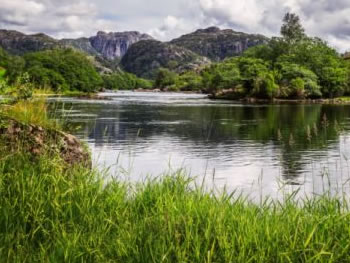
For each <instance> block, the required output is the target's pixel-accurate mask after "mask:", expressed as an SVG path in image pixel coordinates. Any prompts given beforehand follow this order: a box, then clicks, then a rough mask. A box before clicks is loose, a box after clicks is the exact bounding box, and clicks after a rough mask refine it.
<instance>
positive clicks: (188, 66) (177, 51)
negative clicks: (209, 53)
mask: <svg viewBox="0 0 350 263" xmlns="http://www.w3.org/2000/svg"><path fill="white" fill-rule="evenodd" d="M208 63H210V60H209V59H207V58H205V57H201V56H199V55H197V54H195V53H194V52H192V51H190V50H188V49H185V48H182V47H179V46H176V45H172V44H169V43H164V42H160V41H156V40H146V41H145V40H144V41H139V42H137V43H135V44H133V45H132V46H131V47H130V48H129V50H128V51H127V53H126V54H125V55H124V57H123V58H122V61H121V64H122V66H123V68H124V69H125V70H126V71H128V72H131V73H134V74H135V75H137V76H139V77H143V78H152V77H154V74H155V72H156V70H157V69H159V68H168V69H170V70H172V71H175V72H178V73H181V72H184V71H186V70H192V69H196V68H198V67H200V66H202V65H205V64H208Z"/></svg>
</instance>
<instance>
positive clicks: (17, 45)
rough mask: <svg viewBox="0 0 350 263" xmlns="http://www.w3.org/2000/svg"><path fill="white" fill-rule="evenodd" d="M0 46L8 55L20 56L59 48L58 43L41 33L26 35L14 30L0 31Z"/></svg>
mask: <svg viewBox="0 0 350 263" xmlns="http://www.w3.org/2000/svg"><path fill="white" fill-rule="evenodd" d="M0 46H1V47H3V48H4V49H5V50H6V51H8V52H10V53H13V54H18V55H22V54H25V53H28V52H35V51H41V50H46V49H52V48H56V47H59V46H60V43H59V42H58V40H55V39H53V38H52V37H49V36H47V35H45V34H42V33H40V34H34V35H26V34H23V33H21V32H18V31H14V30H0Z"/></svg>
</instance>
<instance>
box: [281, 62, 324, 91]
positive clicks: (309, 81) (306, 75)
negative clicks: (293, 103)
mask: <svg viewBox="0 0 350 263" xmlns="http://www.w3.org/2000/svg"><path fill="white" fill-rule="evenodd" d="M275 67H276V68H277V69H278V72H279V74H280V76H279V78H280V80H279V83H280V85H281V86H282V87H283V88H284V91H285V90H286V89H287V90H288V89H289V90H288V91H287V93H286V94H284V95H283V96H284V97H288V96H294V95H295V92H294V91H295V90H293V89H292V87H291V86H292V85H291V81H293V80H295V79H297V78H298V79H301V80H303V82H304V88H305V89H304V95H305V96H306V97H312V98H317V97H321V96H322V93H321V87H320V86H319V85H318V77H317V75H316V74H315V73H314V72H312V71H311V70H309V69H307V68H305V67H303V66H300V65H298V64H294V63H289V62H280V63H277V64H276V65H275ZM293 94H294V95H293Z"/></svg>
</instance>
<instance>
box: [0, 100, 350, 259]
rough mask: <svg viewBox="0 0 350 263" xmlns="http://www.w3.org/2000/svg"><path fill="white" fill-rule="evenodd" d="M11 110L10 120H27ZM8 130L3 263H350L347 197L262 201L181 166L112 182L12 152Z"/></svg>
mask: <svg viewBox="0 0 350 263" xmlns="http://www.w3.org/2000/svg"><path fill="white" fill-rule="evenodd" d="M29 103H30V102H28V104H29ZM36 105H38V104H31V106H28V107H29V108H30V107H33V108H35V107H36ZM11 109H12V111H9V110H7V111H6V114H7V116H11V117H13V118H17V119H19V120H21V121H22V122H23V121H24V119H23V118H22V117H23V114H22V115H21V113H19V112H17V110H16V106H12V108H11ZM17 109H18V110H20V111H21V112H23V108H22V107H19V106H17ZM0 113H1V112H0ZM15 113H16V114H15ZM30 114H37V115H40V114H45V107H41V110H40V111H39V110H30V111H28V112H27V115H26V116H27V117H26V119H25V120H28V121H30V120H31V118H29V115H30ZM21 116H22V117H21ZM0 117H1V115H0ZM40 119H41V120H43V119H44V120H45V122H42V123H44V126H46V127H50V125H49V124H48V123H49V122H50V121H49V120H48V119H45V118H44V117H43V118H39V117H37V119H36V120H33V122H36V124H38V123H40V122H38V121H37V120H40ZM45 123H46V124H45ZM0 125H2V126H4V125H6V124H5V123H1V124H0ZM55 127H58V126H55ZM2 136H3V135H2V134H0V195H1V198H0V262H349V261H350V253H349V251H350V244H349V239H350V224H349V220H350V213H349V204H348V202H347V201H346V200H343V199H334V198H331V197H329V196H327V195H325V196H322V197H315V198H312V199H307V200H304V201H300V202H297V201H296V200H294V198H293V195H291V196H289V197H286V198H285V200H284V202H278V201H274V202H273V201H266V202H264V203H262V204H254V203H251V202H249V201H248V200H247V199H246V198H244V197H237V195H236V196H233V195H230V194H222V195H221V196H214V195H212V194H211V193H208V192H206V191H204V190H203V189H201V188H200V187H194V184H193V181H191V180H190V179H188V177H186V175H183V174H182V173H181V172H178V173H176V174H170V175H165V176H164V177H163V178H162V179H158V180H153V181H147V182H145V183H142V184H139V185H130V184H128V183H125V182H123V181H122V180H118V179H116V180H114V181H112V182H109V183H108V184H106V181H105V180H104V178H103V174H101V173H99V172H97V171H91V170H90V169H87V168H84V167H79V166H75V167H70V168H69V169H67V165H66V163H65V162H64V161H63V160H62V159H61V157H60V156H59V155H56V156H55V155H52V154H50V155H48V154H45V153H44V154H41V155H39V156H33V155H31V154H30V153H28V152H24V151H23V149H22V148H21V147H17V148H15V149H12V151H8V150H7V149H8V147H4V146H5V145H6V144H7V143H8V142H7V141H5V140H3V139H2V138H3V137H2ZM27 139H28V138H21V140H24V141H25V140H27ZM20 142H21V141H19V144H18V145H19V146H20V145H21V143H20Z"/></svg>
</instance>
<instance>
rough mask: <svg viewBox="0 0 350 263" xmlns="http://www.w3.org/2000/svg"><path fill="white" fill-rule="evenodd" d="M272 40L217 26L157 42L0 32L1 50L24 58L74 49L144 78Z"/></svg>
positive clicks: (127, 35)
mask: <svg viewBox="0 0 350 263" xmlns="http://www.w3.org/2000/svg"><path fill="white" fill-rule="evenodd" d="M266 42H268V38H266V37H264V36H262V35H252V34H246V33H241V32H235V31H233V30H231V29H226V30H220V29H219V28H217V27H209V28H207V29H199V30H197V31H195V32H193V33H190V34H187V35H183V36H181V37H179V38H177V39H174V40H172V41H170V42H160V41H156V40H154V39H153V38H152V37H151V36H149V35H147V34H142V33H139V32H136V31H129V32H114V33H106V32H101V31H100V32H98V33H97V34H96V36H92V37H89V38H78V39H62V40H57V39H54V38H52V37H50V36H47V35H45V34H34V35H26V34H23V33H20V32H17V31H12V30H0V47H2V48H4V49H5V50H6V51H8V52H10V53H12V54H17V55H23V54H25V53H27V52H35V51H41V50H45V49H52V48H65V47H71V48H74V49H77V50H79V51H82V52H85V53H87V54H88V55H90V56H93V57H95V62H96V63H95V64H96V67H97V68H98V69H99V70H100V71H101V72H111V71H114V70H118V68H119V63H120V61H121V66H122V67H123V69H124V70H126V71H128V72H131V73H134V74H136V75H138V76H141V77H147V78H150V77H153V76H154V73H155V71H156V70H157V69H158V68H160V67H163V68H168V69H170V70H172V71H175V72H183V71H185V70H188V69H196V68H198V67H200V66H202V65H205V64H208V63H210V62H211V61H220V60H223V59H225V58H227V57H232V56H238V55H240V54H242V53H243V52H244V51H245V50H246V49H247V48H249V47H252V46H256V45H259V44H264V43H266Z"/></svg>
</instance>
